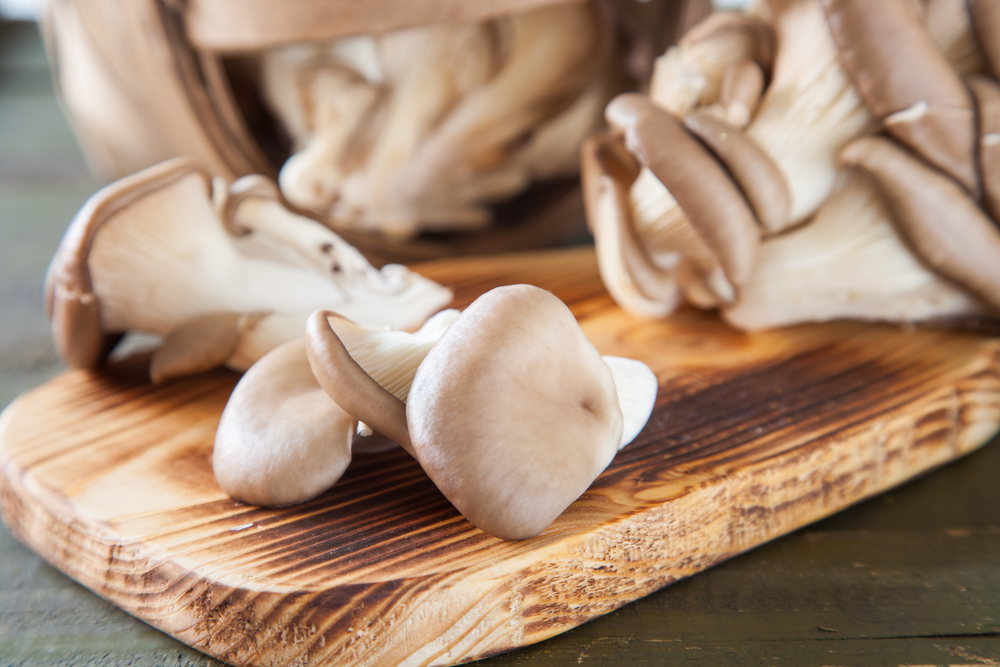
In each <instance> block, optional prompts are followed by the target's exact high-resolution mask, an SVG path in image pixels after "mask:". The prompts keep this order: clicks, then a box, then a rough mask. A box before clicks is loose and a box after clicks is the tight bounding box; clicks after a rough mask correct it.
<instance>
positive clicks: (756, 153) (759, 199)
mask: <svg viewBox="0 0 1000 667" xmlns="http://www.w3.org/2000/svg"><path fill="white" fill-rule="evenodd" d="M684 126H685V127H686V128H687V129H688V130H689V131H690V132H691V133H692V134H693V135H694V136H696V137H698V138H699V139H701V141H702V142H703V143H704V144H705V145H706V146H708V148H709V149H711V151H712V152H713V153H714V154H715V157H717V158H718V159H719V161H720V162H722V163H723V164H724V165H726V168H727V169H728V170H729V173H730V174H732V176H733V179H734V180H735V181H736V182H737V183H738V184H739V185H740V188H741V189H742V190H743V194H744V195H746V198H747V199H748V200H749V201H750V205H751V206H752V207H753V210H754V213H756V214H757V219H758V220H760V224H761V225H762V226H763V227H764V229H766V230H768V231H769V232H772V233H775V232H778V231H780V230H781V229H783V228H784V227H785V226H786V225H787V223H788V221H789V218H790V217H791V215H792V193H791V190H790V189H789V187H788V182H787V181H786V180H785V177H784V175H783V174H782V173H781V169H779V168H778V165H777V164H775V162H774V160H772V159H771V156H770V155H768V154H767V152H765V151H764V150H763V149H762V148H761V147H760V145H758V144H757V142H756V141H755V140H754V139H753V138H752V137H750V136H749V135H748V134H746V133H745V132H744V131H743V130H741V129H740V128H738V127H734V126H732V125H730V124H729V123H726V122H724V121H721V120H719V119H718V118H716V117H715V116H713V115H712V114H711V113H709V112H707V111H700V110H698V111H693V112H692V113H690V114H688V115H687V116H686V117H685V118H684Z"/></svg>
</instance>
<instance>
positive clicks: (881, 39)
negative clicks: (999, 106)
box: [823, 0, 979, 197]
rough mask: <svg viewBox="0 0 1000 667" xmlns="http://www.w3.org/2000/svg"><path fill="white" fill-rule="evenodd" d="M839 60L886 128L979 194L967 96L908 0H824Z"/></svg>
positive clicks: (972, 117) (960, 82)
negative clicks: (884, 122) (838, 52)
mask: <svg viewBox="0 0 1000 667" xmlns="http://www.w3.org/2000/svg"><path fill="white" fill-rule="evenodd" d="M823 6H824V8H825V9H826V14H827V19H828V22H829V25H830V31H831V33H832V34H833V37H834V41H836V43H837V48H838V50H839V51H840V58H841V62H842V64H843V66H844V69H846V70H847V71H848V72H849V73H850V75H851V77H852V78H853V79H854V82H855V84H856V85H857V87H858V91H859V92H860V93H861V96H862V97H863V98H864V100H865V104H866V105H867V106H868V108H869V110H870V111H871V112H872V114H873V115H874V116H875V117H876V118H880V119H884V120H886V129H887V130H888V131H889V132H890V133H891V134H892V135H893V136H895V137H897V138H898V139H899V140H900V141H903V142H905V143H906V144H907V145H908V146H910V147H911V148H912V149H914V150H915V151H917V152H919V153H920V154H921V155H922V156H923V157H924V158H926V159H927V160H928V161H930V162H931V163H932V164H934V165H935V166H937V167H940V168H941V169H944V170H945V171H947V172H948V173H949V174H951V175H952V176H953V177H955V178H956V179H957V180H958V181H959V182H960V183H962V185H963V186H965V188H966V189H967V190H968V191H969V192H971V193H973V195H974V196H976V197H978V192H979V186H978V180H977V173H976V167H975V160H974V158H973V146H974V136H975V127H974V125H975V119H974V114H973V111H972V100H971V98H970V95H969V92H968V91H967V90H966V88H965V86H964V85H963V83H962V80H961V79H960V78H959V76H958V74H956V73H955V71H954V69H953V68H952V66H951V65H950V64H949V63H948V61H947V60H946V59H945V57H944V56H943V55H942V54H941V52H940V51H939V50H938V48H937V46H936V45H935V43H934V40H933V38H932V37H931V35H930V33H929V32H928V31H927V28H926V26H925V25H924V23H923V17H922V15H921V13H920V8H919V5H918V4H917V3H916V2H913V1H912V0H878V2H871V1H870V0H823Z"/></svg>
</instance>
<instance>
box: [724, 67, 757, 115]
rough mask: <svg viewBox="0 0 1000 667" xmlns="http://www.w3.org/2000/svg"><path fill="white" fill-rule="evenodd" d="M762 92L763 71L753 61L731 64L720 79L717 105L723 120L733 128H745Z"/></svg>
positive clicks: (755, 109) (754, 111)
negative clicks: (721, 112) (720, 84)
mask: <svg viewBox="0 0 1000 667" xmlns="http://www.w3.org/2000/svg"><path fill="white" fill-rule="evenodd" d="M763 92H764V71H763V70H762V69H761V67H760V65H759V64H757V63H756V62H754V61H753V60H740V61H738V62H735V63H733V64H732V65H730V66H729V68H728V69H727V70H726V73H725V75H723V77H722V88H721V89H720V90H719V105H720V106H721V107H722V109H723V110H724V111H723V116H722V117H723V119H724V120H725V121H726V122H728V123H729V124H730V125H733V126H735V127H746V126H747V124H748V123H749V122H750V119H751V118H753V116H754V113H756V111H757V105H758V104H760V96H761V94H762V93H763Z"/></svg>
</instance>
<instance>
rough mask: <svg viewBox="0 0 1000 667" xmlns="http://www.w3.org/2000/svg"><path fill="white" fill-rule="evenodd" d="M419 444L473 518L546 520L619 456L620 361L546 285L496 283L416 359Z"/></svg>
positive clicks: (445, 488) (484, 524)
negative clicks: (610, 362) (611, 364)
mask: <svg viewBox="0 0 1000 667" xmlns="http://www.w3.org/2000/svg"><path fill="white" fill-rule="evenodd" d="M406 416H407V424H408V426H409V431H410V438H411V441H412V443H413V452H414V455H415V456H416V458H417V460H418V461H419V462H420V464H421V466H422V467H423V468H424V470H426V471H427V473H428V474H429V475H430V477H431V478H432V479H433V480H434V482H435V484H437V486H438V487H439V488H440V489H441V491H442V492H443V493H444V494H445V496H447V498H448V499H449V500H450V501H451V502H452V503H453V504H454V505H455V506H456V507H457V508H458V510H459V511H460V512H462V514H463V515H465V516H466V517H467V518H468V519H469V520H470V521H471V522H472V523H474V524H475V525H477V526H479V527H480V528H482V529H483V530H485V531H486V532H488V533H490V534H491V535H495V536H497V537H501V538H504V539H524V538H527V537H531V536H533V535H536V534H538V533H539V532H541V531H542V530H544V529H545V528H546V527H547V526H548V525H549V524H550V523H551V522H552V521H553V520H555V518H556V517H557V516H558V515H559V514H560V513H562V511H563V510H565V509H566V507H568V506H569V505H570V504H571V503H572V502H573V501H574V500H576V499H577V498H578V497H579V496H580V495H581V494H583V492H584V491H586V489H587V487H589V486H590V484H591V483H592V482H593V480H594V479H595V478H596V477H597V476H598V475H599V474H600V473H601V471H603V470H604V468H605V467H607V465H608V464H609V463H610V462H611V459H612V458H613V457H614V455H615V452H616V451H617V449H618V445H619V443H620V441H621V437H622V429H623V417H622V412H621V408H620V406H619V403H618V397H617V394H616V391H615V385H614V378H613V377H612V374H611V370H610V369H609V368H608V366H607V364H606V363H605V362H604V360H603V359H602V358H601V355H600V354H599V353H598V352H597V350H596V349H595V348H594V346H593V344H592V343H591V342H590V341H589V340H588V339H587V337H586V336H585V335H584V334H583V332H582V330H581V329H580V327H579V325H578V324H577V322H576V319H575V318H574V317H573V314H572V313H571V312H570V311H569V309H568V308H567V307H566V306H565V305H564V304H563V303H562V302H561V301H560V300H559V299H558V298H556V297H555V296H553V295H552V294H550V293H549V292H546V291H545V290H541V289H539V288H537V287H531V286H528V285H513V286H508V287H501V288H498V289H495V290H492V291H490V292H488V293H487V294H485V295H483V296H482V297H480V298H479V299H477V300H476V301H475V302H474V303H473V304H472V305H471V306H469V308H467V309H466V310H465V311H464V312H463V313H462V314H461V315H460V316H459V318H458V319H456V320H455V322H454V323H453V324H452V325H451V326H450V327H449V328H448V330H447V331H446V332H445V333H444V335H443V336H442V337H441V339H440V340H439V341H438V343H437V344H436V345H435V346H434V347H433V348H432V349H431V351H430V352H429V353H428V355H427V357H426V358H425V360H424V361H423V363H422V364H421V365H420V367H419V368H418V369H417V373H416V376H415V377H414V380H413V385H412V386H411V388H410V395H409V399H408V402H407V408H406Z"/></svg>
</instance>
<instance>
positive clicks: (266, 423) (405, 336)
mask: <svg viewBox="0 0 1000 667" xmlns="http://www.w3.org/2000/svg"><path fill="white" fill-rule="evenodd" d="M457 314H458V311H455V310H446V311H442V312H440V313H438V314H436V315H434V316H433V317H431V318H430V319H429V320H428V321H427V322H426V323H425V324H424V326H422V327H421V328H420V329H419V330H418V331H416V332H414V333H412V334H411V333H406V332H403V331H385V330H382V329H376V328H373V327H366V326H363V325H360V324H357V323H355V322H351V321H350V320H348V319H345V318H343V317H341V316H340V315H336V314H333V313H326V316H327V317H328V325H329V326H332V327H333V328H334V329H335V330H336V332H337V340H338V341H339V340H343V341H345V342H346V344H347V346H348V349H350V351H351V352H350V353H351V355H353V356H352V358H353V359H356V360H358V361H359V362H360V363H362V364H363V365H364V366H365V368H366V370H367V371H368V372H369V373H371V374H372V375H373V376H374V377H375V378H377V379H378V381H379V382H380V383H381V385H382V386H383V387H385V388H386V389H387V390H388V391H391V392H394V393H396V394H397V395H399V396H401V397H402V398H406V394H407V392H408V390H409V386H410V383H411V382H412V381H413V375H414V373H415V372H416V369H417V366H418V365H419V363H420V362H421V361H422V360H423V358H424V356H426V354H427V351H428V350H429V349H430V348H431V346H432V345H433V344H434V343H435V342H436V341H437V340H438V339H439V338H440V337H441V334H442V333H443V332H444V330H445V329H446V328H447V327H448V325H449V324H450V323H451V322H452V321H453V320H454V319H455V317H456V315H457ZM633 372H636V371H633ZM322 377H324V378H327V377H328V375H323V376H322ZM345 407H350V405H348V406H340V405H338V404H337V403H335V402H334V401H333V400H332V399H331V398H330V397H329V395H328V393H327V392H326V391H325V390H324V388H323V387H321V386H320V383H319V382H318V381H317V379H316V377H315V376H314V375H313V371H312V369H311V367H310V362H309V358H308V357H307V355H306V348H305V342H304V340H302V339H299V340H295V341H291V342H289V343H285V344H284V345H281V346H279V347H277V348H275V349H274V350H272V351H271V352H268V353H267V354H266V355H264V356H263V357H262V358H261V359H260V360H259V361H258V362H257V363H255V364H254V365H253V366H251V367H250V370H248V371H247V372H246V374H244V376H243V377H242V378H241V379H240V381H239V383H237V385H236V388H235V389H234V390H233V393H232V395H231V396H230V397H229V401H228V402H227V403H226V408H225V410H223V412H222V418H221V420H220V422H219V427H218V429H217V431H216V435H215V448H214V450H213V453H212V465H213V469H214V471H215V478H216V481H217V482H218V483H219V486H220V487H221V488H222V490H223V491H225V492H226V493H227V494H229V495H230V496H231V497H233V498H235V499H237V500H243V501H245V502H248V503H252V504H255V505H264V506H277V505H290V504H293V503H298V502H302V501H305V500H308V499H309V498H312V497H314V496H316V495H318V494H319V493H322V492H323V491H325V490H326V489H328V488H330V487H331V486H333V484H334V483H335V482H336V481H337V480H338V479H340V476H341V475H342V474H343V472H344V470H345V469H346V468H347V466H348V464H349V463H350V461H351V453H352V451H357V450H362V451H378V450H380V449H384V448H385V446H386V444H387V443H385V442H377V443H376V444H375V445H369V444H368V443H369V441H370V440H377V438H372V437H370V436H371V431H370V430H368V429H363V428H360V429H359V428H358V423H357V420H356V419H355V418H354V417H352V416H350V414H348V412H347V411H345ZM639 409H641V406H640V408H639ZM356 430H357V431H359V433H358V435H357V436H355V431H356ZM388 444H389V445H390V446H391V443H388Z"/></svg>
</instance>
